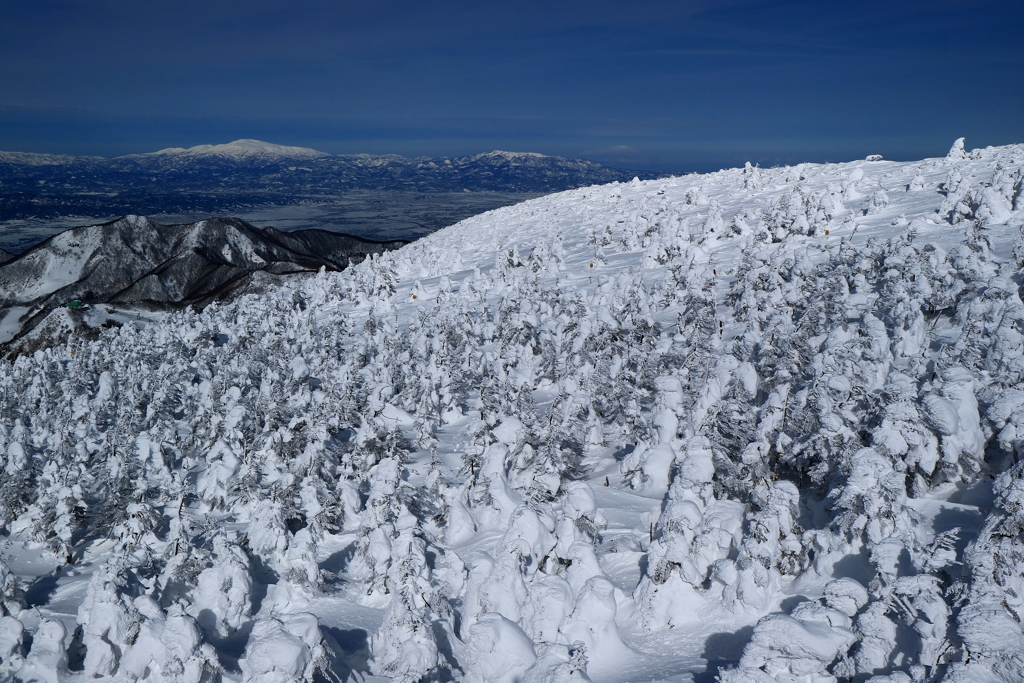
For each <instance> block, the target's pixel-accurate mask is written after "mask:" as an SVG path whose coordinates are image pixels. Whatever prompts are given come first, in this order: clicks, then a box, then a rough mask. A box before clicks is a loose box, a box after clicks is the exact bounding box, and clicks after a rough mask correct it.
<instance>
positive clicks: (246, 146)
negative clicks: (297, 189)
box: [129, 139, 330, 159]
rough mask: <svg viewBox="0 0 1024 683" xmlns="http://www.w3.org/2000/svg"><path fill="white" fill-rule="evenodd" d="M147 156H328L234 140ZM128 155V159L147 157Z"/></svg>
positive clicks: (238, 157)
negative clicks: (221, 143)
mask: <svg viewBox="0 0 1024 683" xmlns="http://www.w3.org/2000/svg"><path fill="white" fill-rule="evenodd" d="M149 155H154V156H155V155H163V156H182V155H188V156H193V157H204V156H220V157H229V158H232V159H253V158H259V157H264V158H282V159H303V158H316V157H326V156H330V155H329V154H327V152H319V151H317V150H315V149H309V148H308V147H288V146H285V145H275V144H273V143H271V142H263V141H262V140H247V139H245V140H235V141H234V142H229V143H227V144H223V145H197V146H195V147H189V148H188V149H185V148H182V147H168V148H167V149H161V150H160V151H158V152H150V153H149ZM149 155H146V154H143V155H137V154H136V155H129V157H136V156H149Z"/></svg>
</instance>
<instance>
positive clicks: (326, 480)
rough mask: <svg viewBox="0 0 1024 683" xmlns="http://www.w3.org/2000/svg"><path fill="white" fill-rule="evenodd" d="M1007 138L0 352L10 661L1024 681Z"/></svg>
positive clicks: (36, 676) (2, 569)
mask: <svg viewBox="0 0 1024 683" xmlns="http://www.w3.org/2000/svg"><path fill="white" fill-rule="evenodd" d="M1022 176H1024V145H1018V146H1011V147H1000V148H988V149H984V150H975V151H973V152H966V151H965V150H964V148H963V144H962V140H961V141H958V142H957V144H955V145H954V147H953V148H952V149H951V150H950V153H949V155H948V156H947V157H945V158H941V159H930V160H925V161H920V162H888V161H882V160H873V161H858V162H852V163H845V164H828V165H815V164H805V165H800V166H796V167H786V168H773V169H758V168H753V167H749V166H748V167H747V168H743V169H733V170H726V171H721V172H719V173H713V174H708V175H690V176H684V177H678V178H672V179H663V180H655V181H646V182H640V181H635V182H633V183H623V184H620V183H614V184H612V185H602V186H593V187H587V188H583V189H579V190H572V191H569V192H564V193H561V194H557V195H551V196H547V197H542V198H539V199H534V200H531V201H528V202H525V203H522V204H518V205H516V206H511V207H507V208H503V209H498V210H495V211H492V212H489V213H486V214H482V215H480V216H476V217H474V218H471V219H468V220H465V221H463V222H461V223H458V224H456V225H454V226H451V227H449V228H447V229H445V230H442V231H440V232H437V233H434V234H432V235H429V236H427V237H425V238H423V239H421V240H419V241H417V242H414V243H412V244H409V245H407V246H405V247H403V248H401V249H398V250H396V251H391V252H387V253H384V254H381V255H377V256H374V257H372V258H371V259H367V260H366V261H363V262H362V263H360V264H358V265H355V266H352V267H350V268H348V269H347V270H345V271H343V272H340V273H326V272H321V273H320V274H316V275H305V276H295V277H293V278H292V279H291V280H288V281H286V282H285V283H284V284H282V285H281V286H279V287H276V288H272V289H271V290H270V291H269V293H264V294H262V295H260V296H242V297H239V298H238V299H236V300H234V301H232V302H231V303H227V304H211V305H210V306H208V307H207V308H205V309H204V310H203V311H202V312H200V313H194V312H191V311H185V312H174V313H170V314H168V315H167V316H166V317H164V318H162V319H161V320H160V322H159V323H145V322H144V321H140V322H138V323H133V322H130V321H129V322H127V323H125V324H124V325H122V326H121V327H119V328H114V329H104V330H103V331H102V333H101V334H100V337H99V339H98V340H88V339H82V338H71V339H70V340H68V341H67V342H66V343H64V344H61V345H59V346H55V347H51V348H48V349H45V350H39V351H36V352H35V353H33V354H31V355H23V356H21V357H19V358H17V359H15V360H13V361H10V362H6V361H5V362H3V363H2V364H0V680H20V681H46V682H48V683H51V682H55V681H86V680H89V681H92V680H97V679H104V680H117V681H121V680H123V681H134V680H146V681H190V682H198V681H213V680H218V679H220V680H225V681H252V682H257V681H259V682H266V683H272V682H273V683H277V682H281V683H284V682H286V681H304V680H344V681H349V680H356V681H363V680H366V681H373V680H387V679H390V680H394V681H401V682H411V681H419V680H437V681H447V680H460V681H461V680H464V681H469V682H477V681H508V682H512V681H524V682H527V681H529V682H538V683H539V682H542V681H543V682H546V683H554V682H556V681H557V682H568V681H586V680H591V681H594V682H608V683H613V682H620V681H621V682H625V681H686V680H696V681H713V680H715V677H716V676H719V677H720V679H721V680H722V681H723V682H725V683H741V682H743V683H746V682H759V683H760V682H767V681H787V682H797V681H800V682H807V683H812V682H813V683H825V682H827V681H834V680H840V681H845V680H854V681H867V680H872V681H873V682H874V683H883V682H886V683H909V682H910V681H932V680H944V681H957V682H959V681H1003V682H1007V683H1008V682H1012V681H1020V680H1024V635H1022V628H1021V618H1022V617H1024V465H1022V464H1021V463H1020V456H1021V453H1022V450H1024V384H1022V378H1024V302H1022V300H1021V289H1020V288H1021V286H1022V284H1024V277H1022V265H1024V238H1022V234H1021V233H1022V227H1024V190H1022Z"/></svg>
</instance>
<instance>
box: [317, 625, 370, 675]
mask: <svg viewBox="0 0 1024 683" xmlns="http://www.w3.org/2000/svg"><path fill="white" fill-rule="evenodd" d="M320 632H321V633H322V634H323V637H324V643H325V644H326V645H327V649H328V650H329V651H331V656H329V659H330V664H331V673H332V674H334V676H335V677H336V678H335V679H334V680H341V681H345V682H346V683H347V682H348V681H361V680H363V679H364V678H365V677H366V674H368V673H370V665H369V661H370V634H369V633H367V632H366V631H364V630H363V629H361V628H354V629H350V630H347V631H344V630H342V629H340V628H336V627H334V626H323V625H321V626H320ZM314 680H315V681H316V682H317V683H326V682H327V681H329V680H331V679H329V678H328V677H326V676H324V675H323V674H321V673H318V674H317V677H316V678H315V679H314Z"/></svg>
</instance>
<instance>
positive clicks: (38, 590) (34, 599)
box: [25, 572, 60, 608]
mask: <svg viewBox="0 0 1024 683" xmlns="http://www.w3.org/2000/svg"><path fill="white" fill-rule="evenodd" d="M59 579H60V575H59V574H58V573H57V572H52V573H50V574H47V575H46V576H40V577H39V578H38V579H36V580H35V581H33V582H32V583H30V584H29V586H28V588H26V589H25V603H26V604H27V605H28V607H29V608H32V607H41V606H43V605H45V604H47V603H48V602H50V597H51V596H52V595H53V592H54V591H55V590H57V581H58V580H59Z"/></svg>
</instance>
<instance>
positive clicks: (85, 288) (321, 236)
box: [0, 216, 405, 352]
mask: <svg viewBox="0 0 1024 683" xmlns="http://www.w3.org/2000/svg"><path fill="white" fill-rule="evenodd" d="M402 244H405V242H403V241H400V240H399V241H393V242H371V241H368V240H363V239H360V238H358V237H353V236H351V235H343V234H340V233H332V232H326V231H322V230H301V231H297V232H293V233H283V232H280V231H278V230H275V229H274V228H266V229H263V230H261V229H259V228H257V227H255V226H252V225H250V224H248V223H246V222H245V221H242V220H239V219H237V218H211V219H209V220H205V221H199V222H197V223H184V224H180V225H161V224H159V223H156V222H154V221H151V220H149V219H148V218H145V217H143V216H125V217H123V218H120V219H118V220H116V221H111V222H109V223H104V224H102V225H92V226H83V227H79V228H72V229H71V230H66V231H64V232H62V233H60V234H58V235H56V236H54V237H51V238H50V239H47V240H44V241H43V242H41V243H39V244H37V245H36V246H35V247H33V248H31V249H29V250H28V251H26V252H25V253H23V254H19V255H18V256H16V257H13V258H10V259H3V258H2V256H3V255H2V254H0V321H2V322H0V345H3V344H5V343H6V342H8V341H10V340H12V339H14V338H17V337H20V336H21V335H23V334H25V333H27V332H29V331H31V330H32V328H34V327H35V326H36V325H38V324H41V323H42V322H43V320H44V319H45V318H46V317H47V316H48V315H50V314H51V312H52V311H53V310H55V309H56V308H57V307H59V306H63V305H65V304H67V303H68V302H69V301H79V302H81V303H84V304H87V305H89V304H101V303H112V304H141V305H144V306H146V307H149V308H183V307H185V306H189V305H194V306H202V305H204V304H205V303H207V302H208V301H210V300H212V299H215V298H217V297H221V296H223V295H225V294H226V293H228V292H230V291H231V290H233V289H236V288H238V287H240V286H242V285H245V284H247V283H248V282H249V281H250V279H251V276H252V275H253V273H256V272H270V273H278V274H281V273H294V272H302V271H317V270H319V269H320V268H321V267H326V268H329V269H331V270H342V269H344V268H346V267H347V266H348V265H349V263H351V262H352V261H359V260H362V259H363V258H365V257H366V255H367V254H370V253H379V252H381V251H384V250H386V249H394V248H397V247H399V246H401V245H402ZM41 342H42V340H38V339H33V340H32V344H30V346H32V347H33V348H34V347H36V346H37V345H38V344H39V343H41ZM22 346H24V345H22ZM0 348H3V347H2V346H0ZM3 350H4V351H5V352H7V351H9V350H10V349H7V348H4V349H3Z"/></svg>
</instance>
